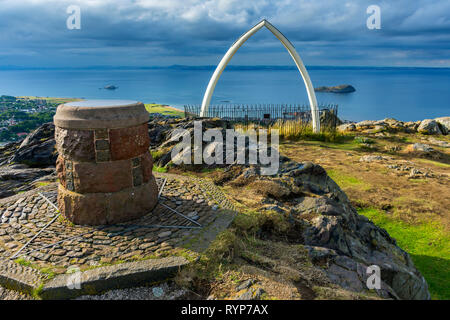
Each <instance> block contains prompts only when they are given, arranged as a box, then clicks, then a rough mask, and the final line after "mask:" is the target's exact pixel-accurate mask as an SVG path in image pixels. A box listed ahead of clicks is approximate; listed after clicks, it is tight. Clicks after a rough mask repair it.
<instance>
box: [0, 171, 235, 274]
mask: <svg viewBox="0 0 450 320" xmlns="http://www.w3.org/2000/svg"><path fill="white" fill-rule="evenodd" d="M164 178H166V179H167V182H166V184H165V187H164V189H163V192H162V195H161V198H160V201H159V204H158V205H157V206H156V208H155V209H154V210H153V211H152V212H151V213H149V214H147V215H146V216H144V217H142V218H140V219H137V220H134V221H131V222H128V223H123V224H116V225H111V226H103V227H88V226H75V225H73V224H71V223H70V222H68V221H66V220H65V219H63V218H62V217H58V218H57V219H56V220H55V221H54V222H53V223H52V224H51V225H50V226H48V227H47V228H46V229H45V230H44V231H43V232H42V233H41V234H39V236H38V237H36V239H34V240H33V241H32V242H31V243H30V244H29V245H28V246H27V247H26V248H25V249H24V250H23V251H22V252H21V253H20V254H19V255H18V256H17V257H18V258H20V259H21V260H22V261H23V260H27V261H30V262H31V263H32V264H33V265H34V266H36V267H39V268H45V267H51V269H52V272H55V273H63V272H66V270H67V268H68V267H69V266H77V267H79V268H80V269H81V270H84V269H87V268H91V267H92V266H99V265H104V264H110V263H115V262H124V261H133V260H136V259H142V258H148V257H163V256H166V255H170V254H171V253H172V252H173V250H174V249H175V248H176V247H177V245H180V244H181V243H182V242H183V241H185V240H186V238H189V237H191V236H195V235H197V234H198V233H199V232H201V231H202V230H201V228H191V227H196V224H194V223H193V222H191V221H189V220H188V219H185V218H184V217H181V216H180V215H178V214H176V213H175V212H173V211H172V210H170V209H169V208H167V207H165V206H164V205H166V206H168V207H170V208H172V209H174V210H176V211H178V212H180V213H182V214H183V215H185V216H187V217H189V218H190V219H192V220H194V221H196V222H198V223H199V224H201V225H203V226H205V225H208V224H209V223H211V222H212V221H214V219H215V218H216V216H217V211H218V210H219V208H220V207H222V208H227V209H232V205H231V203H229V201H228V200H227V198H226V197H225V196H224V195H223V194H222V193H221V192H220V190H218V189H217V188H216V187H215V186H214V185H213V184H212V183H208V182H205V181H204V180H201V179H195V178H187V177H180V176H177V177H173V176H171V175H161V176H160V177H159V178H157V181H158V185H159V186H161V183H162V181H163V179H164ZM43 194H44V195H45V196H46V197H47V198H48V199H49V200H50V201H52V202H53V203H56V195H57V194H56V186H55V188H54V190H50V191H49V192H46V193H43ZM56 215H57V212H56V210H55V209H54V208H53V207H52V206H51V205H49V204H48V203H47V202H46V201H45V200H44V199H43V198H42V197H41V196H39V194H38V193H34V194H32V195H28V196H27V197H24V198H20V199H18V200H15V201H12V202H10V203H8V202H7V203H3V204H1V206H0V260H6V259H9V258H10V257H11V256H12V255H13V254H14V253H16V252H17V251H18V250H19V249H20V248H22V246H23V245H24V244H25V243H27V242H28V241H29V240H30V239H31V238H32V237H33V236H35V235H36V234H37V233H38V232H39V231H40V230H41V229H42V228H43V227H44V226H45V225H46V224H47V223H49V222H50V221H51V220H52V219H54V218H55V216H56ZM155 225H156V226H160V227H155ZM162 225H164V226H174V227H172V228H164V227H161V226H162Z"/></svg>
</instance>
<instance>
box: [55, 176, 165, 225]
mask: <svg viewBox="0 0 450 320" xmlns="http://www.w3.org/2000/svg"><path fill="white" fill-rule="evenodd" d="M157 197H158V186H157V185H156V181H155V179H154V177H153V178H152V179H150V180H149V182H148V183H145V184H142V185H140V186H138V187H132V188H127V189H123V190H121V191H118V192H114V193H86V194H79V193H75V192H70V191H68V190H66V189H65V188H64V187H62V186H61V185H60V186H59V187H58V207H59V209H60V210H61V211H62V212H63V213H64V215H65V216H66V218H67V219H68V220H70V221H72V222H73V223H75V224H80V225H102V224H113V223H119V222H125V221H129V220H133V219H136V218H139V217H142V216H143V215H146V214H148V213H149V212H150V211H151V210H152V209H153V208H154V206H155V205H156V202H157Z"/></svg>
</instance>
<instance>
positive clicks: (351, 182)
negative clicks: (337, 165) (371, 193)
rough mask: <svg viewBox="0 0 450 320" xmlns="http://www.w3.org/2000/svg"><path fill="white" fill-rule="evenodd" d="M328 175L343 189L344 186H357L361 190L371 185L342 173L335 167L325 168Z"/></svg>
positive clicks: (367, 188)
mask: <svg viewBox="0 0 450 320" xmlns="http://www.w3.org/2000/svg"><path fill="white" fill-rule="evenodd" d="M327 173H328V175H329V176H330V178H331V179H333V180H334V182H336V183H337V184H338V185H339V187H341V188H343V189H345V188H358V189H363V190H369V189H370V188H371V185H370V184H368V183H367V182H364V181H362V180H360V179H358V178H356V177H354V176H351V175H348V174H345V173H342V172H340V171H338V170H336V169H328V170H327Z"/></svg>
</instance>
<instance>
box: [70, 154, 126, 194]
mask: <svg viewBox="0 0 450 320" xmlns="http://www.w3.org/2000/svg"><path fill="white" fill-rule="evenodd" d="M73 179H74V187H75V192H78V193H97V192H105V193H106V192H117V191H120V190H123V189H126V188H130V187H131V186H132V176H131V160H121V161H111V162H102V163H90V162H79V163H76V162H75V163H74V164H73Z"/></svg>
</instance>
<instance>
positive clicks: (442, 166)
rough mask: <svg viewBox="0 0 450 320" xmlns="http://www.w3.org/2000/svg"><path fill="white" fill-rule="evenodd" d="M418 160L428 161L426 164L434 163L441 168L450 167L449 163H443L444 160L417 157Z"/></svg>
mask: <svg viewBox="0 0 450 320" xmlns="http://www.w3.org/2000/svg"><path fill="white" fill-rule="evenodd" d="M417 161H420V162H422V163H426V164H432V165H435V166H438V167H441V168H450V164H447V163H442V162H438V161H433V160H428V159H417Z"/></svg>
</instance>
